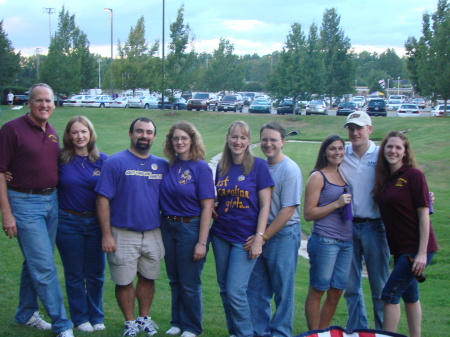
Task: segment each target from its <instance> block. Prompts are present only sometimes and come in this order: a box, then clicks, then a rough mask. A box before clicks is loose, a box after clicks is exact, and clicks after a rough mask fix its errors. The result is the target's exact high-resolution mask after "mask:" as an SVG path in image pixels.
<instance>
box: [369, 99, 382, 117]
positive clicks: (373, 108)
mask: <svg viewBox="0 0 450 337" xmlns="http://www.w3.org/2000/svg"><path fill="white" fill-rule="evenodd" d="M366 112H367V114H368V115H369V116H383V117H386V116H387V112H386V102H385V101H384V99H380V98H378V99H377V98H374V99H371V100H370V101H369V103H368V104H367V108H366Z"/></svg>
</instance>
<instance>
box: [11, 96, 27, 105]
mask: <svg viewBox="0 0 450 337" xmlns="http://www.w3.org/2000/svg"><path fill="white" fill-rule="evenodd" d="M27 104H28V95H14V99H13V105H27Z"/></svg>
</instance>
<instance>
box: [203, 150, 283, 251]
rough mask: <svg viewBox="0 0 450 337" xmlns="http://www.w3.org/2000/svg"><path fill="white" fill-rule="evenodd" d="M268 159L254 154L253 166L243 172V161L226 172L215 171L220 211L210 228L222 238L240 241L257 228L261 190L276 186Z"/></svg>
mask: <svg viewBox="0 0 450 337" xmlns="http://www.w3.org/2000/svg"><path fill="white" fill-rule="evenodd" d="M273 185H274V182H273V179H272V176H271V175H270V172H269V167H268V166H267V162H266V161H265V160H263V159H261V158H255V163H254V165H253V170H252V171H251V172H250V173H249V174H248V175H246V176H245V175H244V174H243V172H242V166H241V165H231V168H230V170H229V171H228V172H227V174H226V176H222V174H221V173H220V169H219V165H218V166H217V173H216V188H217V200H218V207H217V214H218V217H217V218H216V219H214V222H213V224H212V227H211V232H212V233H213V234H215V235H217V236H220V237H221V238H223V239H225V240H228V241H231V242H237V243H244V242H245V240H246V239H247V238H248V237H249V236H250V235H254V234H255V232H256V227H257V224H258V216H259V209H260V208H259V196H258V192H259V191H261V190H263V189H265V188H267V187H270V186H273Z"/></svg>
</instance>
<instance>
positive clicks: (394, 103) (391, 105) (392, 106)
mask: <svg viewBox="0 0 450 337" xmlns="http://www.w3.org/2000/svg"><path fill="white" fill-rule="evenodd" d="M402 103H403V102H402V101H401V100H399V99H392V100H390V101H388V104H387V108H388V110H397V109H398V108H399V107H400V105H402Z"/></svg>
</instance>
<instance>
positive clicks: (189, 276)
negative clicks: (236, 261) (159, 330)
mask: <svg viewBox="0 0 450 337" xmlns="http://www.w3.org/2000/svg"><path fill="white" fill-rule="evenodd" d="M199 231H200V218H198V219H193V220H191V221H190V222H189V223H183V222H176V221H170V220H167V218H165V217H162V221H161V234H162V239H163V242H164V248H165V250H166V255H165V257H164V260H165V262H166V270H167V276H168V277H169V284H170V289H171V292H172V320H171V322H170V323H171V325H172V326H176V327H179V328H180V329H181V330H182V331H189V332H192V333H193V334H195V335H200V334H201V333H202V331H203V328H202V316H203V314H202V311H203V306H202V279H201V275H202V271H203V266H204V265H205V261H206V257H205V258H203V259H201V260H199V261H194V260H193V259H192V256H193V254H194V248H195V246H196V244H197V242H198V234H199Z"/></svg>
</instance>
